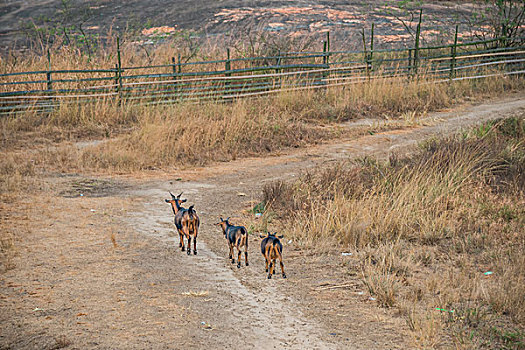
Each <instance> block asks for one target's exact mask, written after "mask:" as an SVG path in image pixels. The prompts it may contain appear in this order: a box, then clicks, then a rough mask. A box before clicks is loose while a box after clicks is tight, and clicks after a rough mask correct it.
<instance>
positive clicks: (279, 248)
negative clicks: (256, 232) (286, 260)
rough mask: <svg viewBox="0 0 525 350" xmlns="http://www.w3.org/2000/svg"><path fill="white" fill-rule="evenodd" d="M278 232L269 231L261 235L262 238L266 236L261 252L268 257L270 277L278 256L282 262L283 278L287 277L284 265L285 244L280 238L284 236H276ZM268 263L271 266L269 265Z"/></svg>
mask: <svg viewBox="0 0 525 350" xmlns="http://www.w3.org/2000/svg"><path fill="white" fill-rule="evenodd" d="M276 233H277V232H274V233H270V232H268V233H267V234H266V235H260V237H261V238H264V239H263V240H262V242H261V253H262V255H263V256H264V258H265V259H266V272H268V278H272V274H273V272H274V269H275V260H276V259H277V258H278V259H279V262H280V263H281V272H282V274H283V278H286V274H285V273H284V265H283V245H282V244H281V241H280V240H279V238H283V236H276V235H275V234H276ZM268 265H270V266H269V267H268Z"/></svg>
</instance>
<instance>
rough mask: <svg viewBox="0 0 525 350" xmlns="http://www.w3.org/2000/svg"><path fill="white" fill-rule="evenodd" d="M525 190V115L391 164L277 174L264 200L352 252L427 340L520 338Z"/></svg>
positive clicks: (375, 290) (304, 235)
mask: <svg viewBox="0 0 525 350" xmlns="http://www.w3.org/2000/svg"><path fill="white" fill-rule="evenodd" d="M524 188H525V120H524V119H523V117H519V118H513V119H508V120H501V121H498V122H495V123H489V124H486V125H482V126H480V127H479V128H476V129H473V130H471V131H470V132H465V133H463V134H462V135H458V136H456V137H453V138H448V139H444V140H432V141H429V142H427V143H426V144H424V145H422V147H421V149H420V150H419V151H418V152H416V154H414V155H412V156H410V157H407V158H402V159H400V158H397V157H391V159H390V161H389V162H387V163H386V164H385V163H381V162H378V161H375V160H372V159H362V160H360V161H358V162H357V163H353V164H346V163H341V164H339V165H338V166H336V167H334V168H331V169H327V170H323V171H319V172H313V173H310V174H307V175H305V176H303V178H302V179H301V180H300V181H298V182H296V183H289V184H287V183H282V182H280V183H274V184H271V185H268V186H267V187H266V188H265V190H264V196H265V198H264V200H265V202H266V204H267V207H270V208H271V210H272V211H273V212H275V213H276V214H277V215H279V216H280V217H281V220H283V222H284V225H285V226H286V227H287V230H286V232H285V234H286V235H287V236H288V237H291V238H292V239H293V240H294V241H295V242H297V243H298V244H300V245H302V246H304V247H306V248H311V249H313V248H314V247H315V249H320V250H329V249H330V248H331V247H332V249H333V246H334V245H335V246H339V247H344V249H345V250H347V251H348V250H353V251H354V252H355V254H354V256H355V257H356V259H358V260H359V262H358V264H360V266H361V271H359V272H360V274H361V279H362V281H363V283H364V284H365V286H366V287H367V288H368V290H369V292H370V294H371V295H373V296H374V297H375V298H376V299H377V301H378V303H379V305H381V306H385V307H397V308H398V309H399V310H400V311H401V313H402V314H404V315H405V316H406V317H407V321H408V323H409V326H410V328H411V329H412V331H413V333H414V341H415V345H416V346H418V347H421V348H429V347H440V346H445V347H448V346H452V344H454V346H456V347H458V348H476V347H489V348H493V347H501V346H509V344H510V346H509V347H510V348H512V347H520V346H523V334H524V330H525V319H524V315H525V313H523V309H524V306H525V305H524V303H525V299H524V298H523V296H524V295H525V283H524V278H525V274H524V271H525V259H524V258H523V256H525V236H524V233H525V230H524V227H525V201H524V200H523V198H525V196H524V192H523V191H524ZM486 271H492V272H493V274H489V275H484V272H486ZM436 307H437V308H442V309H446V310H453V312H452V313H450V312H446V311H445V312H443V311H438V310H435V308H436ZM443 334H445V335H443ZM520 344H521V345H520Z"/></svg>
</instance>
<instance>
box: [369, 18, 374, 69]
mask: <svg viewBox="0 0 525 350" xmlns="http://www.w3.org/2000/svg"><path fill="white" fill-rule="evenodd" d="M373 59H374V22H372V29H371V31H370V70H371V71H374V60H373Z"/></svg>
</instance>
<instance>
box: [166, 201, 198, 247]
mask: <svg viewBox="0 0 525 350" xmlns="http://www.w3.org/2000/svg"><path fill="white" fill-rule="evenodd" d="M170 195H171V199H165V201H166V203H170V204H171V209H173V214H175V220H174V222H175V227H177V231H178V232H179V238H180V243H179V247H180V248H181V250H182V251H184V250H185V248H184V237H186V238H187V239H188V255H190V254H191V240H192V238H193V254H195V255H197V235H198V234H199V225H200V221H199V216H198V215H197V213H196V212H195V210H194V209H193V205H192V206H190V207H189V208H188V209H186V208H183V207H182V206H181V204H182V203H184V202H186V199H180V196H182V192H181V194H179V195H178V196H177V197H175V196H174V195H173V194H172V193H171V192H170Z"/></svg>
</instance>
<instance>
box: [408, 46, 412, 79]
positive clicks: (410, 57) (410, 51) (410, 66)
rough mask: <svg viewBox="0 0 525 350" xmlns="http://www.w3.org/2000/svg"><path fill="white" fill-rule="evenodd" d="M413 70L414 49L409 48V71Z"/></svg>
mask: <svg viewBox="0 0 525 350" xmlns="http://www.w3.org/2000/svg"><path fill="white" fill-rule="evenodd" d="M411 71H412V49H410V48H409V49H408V73H409V74H410V72H411Z"/></svg>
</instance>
